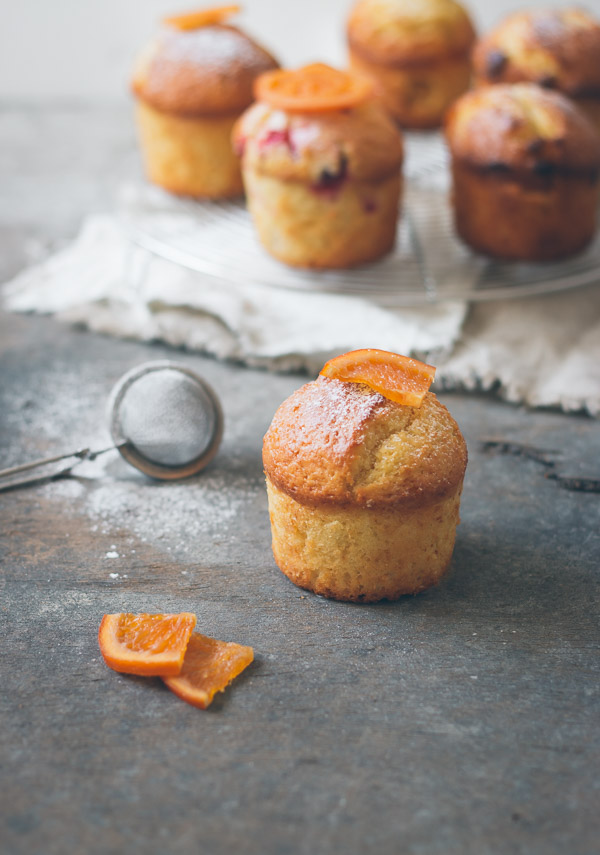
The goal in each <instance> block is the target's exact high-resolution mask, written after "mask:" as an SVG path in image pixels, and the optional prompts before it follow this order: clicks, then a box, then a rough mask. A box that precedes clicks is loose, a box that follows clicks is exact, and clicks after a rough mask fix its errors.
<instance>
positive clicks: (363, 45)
mask: <svg viewBox="0 0 600 855" xmlns="http://www.w3.org/2000/svg"><path fill="white" fill-rule="evenodd" d="M474 39H475V31H474V29H473V25H472V23H471V20H470V18H469V16H468V15H467V13H466V12H465V10H464V9H463V7H462V6H461V5H460V4H459V3H456V2H455V0H359V2H358V3H357V4H356V5H355V6H354V8H353V9H352V11H351V13H350V17H349V20H348V42H349V44H350V47H351V48H352V50H353V51H354V52H355V53H356V54H358V55H360V56H362V57H363V59H365V60H368V61H369V62H372V63H374V64H378V65H392V66H410V65H415V64H416V65H419V64H422V63H429V62H431V61H432V60H434V61H437V60H441V59H445V58H447V57H450V56H457V55H466V54H468V52H469V51H470V49H471V45H472V44H473V41H474Z"/></svg>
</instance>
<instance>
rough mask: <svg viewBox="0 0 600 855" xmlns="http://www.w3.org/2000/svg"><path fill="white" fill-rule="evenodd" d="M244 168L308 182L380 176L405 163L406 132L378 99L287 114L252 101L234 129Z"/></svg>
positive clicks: (373, 178) (327, 181)
mask: <svg viewBox="0 0 600 855" xmlns="http://www.w3.org/2000/svg"><path fill="white" fill-rule="evenodd" d="M234 146H235V148H236V150H237V151H238V152H239V153H240V154H241V155H242V156H243V163H244V168H245V169H252V170H254V171H256V172H259V173H262V174H265V175H270V176H273V177H277V178H280V179H282V180H286V181H287V180H294V181H303V182H307V183H309V184H315V185H318V184H324V185H327V184H330V183H331V182H333V181H335V180H336V179H342V178H346V177H348V178H352V179H356V180H358V181H376V180H379V179H382V178H385V177H388V176H389V175H391V174H392V173H394V172H397V171H398V170H399V169H400V166H401V165H402V155H403V150H402V137H401V136H400V133H399V132H398V129H397V128H396V127H395V126H394V124H393V122H392V121H391V120H390V119H389V117H388V116H387V115H386V114H385V113H384V112H383V110H381V108H380V107H378V106H377V105H375V104H372V103H367V104H362V105H360V106H358V107H355V108H354V109H351V110H337V111H332V112H326V113H304V114H302V113H300V114H298V113H284V112H283V111H281V110H275V109H273V108H272V107H269V106H268V105H267V104H264V103H260V102H259V103H257V104H253V105H252V107H250V108H249V110H247V111H246V112H245V113H244V114H243V115H242V117H241V118H240V120H239V122H238V124H237V125H236V127H235V129H234Z"/></svg>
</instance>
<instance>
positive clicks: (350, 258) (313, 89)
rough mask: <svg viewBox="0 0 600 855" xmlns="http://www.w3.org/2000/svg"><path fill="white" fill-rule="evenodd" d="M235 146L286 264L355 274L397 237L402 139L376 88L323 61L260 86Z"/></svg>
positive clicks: (267, 78) (264, 231)
mask: <svg viewBox="0 0 600 855" xmlns="http://www.w3.org/2000/svg"><path fill="white" fill-rule="evenodd" d="M256 95H257V103H256V104H254V105H253V106H252V107H250V109H249V110H248V111H247V112H246V113H245V114H244V115H243V116H242V118H241V119H240V121H239V122H238V124H237V125H236V128H235V131H234V145H235V147H236V150H237V151H238V152H239V154H240V156H241V158H242V172H243V177H244V185H245V189H246V196H247V201H248V208H249V210H250V213H251V215H252V218H253V221H254V225H255V227H256V229H257V232H258V237H259V239H260V241H261V243H262V244H263V246H264V247H265V249H266V250H267V251H268V252H269V253H271V255H273V256H275V258H277V259H279V260H280V261H283V262H285V263H286V264H290V265H293V266H297V267H314V268H345V267H353V266H355V265H358V264H364V263H365V262H369V261H373V260H375V259H377V258H380V257H381V256H382V255H384V254H385V253H387V252H389V251H390V250H391V249H392V248H393V246H394V243H395V239H396V224H397V218H398V208H399V202H400V194H401V181H402V179H401V172H400V170H401V166H402V156H403V149H402V138H401V136H400V134H399V132H398V130H397V128H396V127H395V126H394V124H393V122H392V121H391V120H390V119H389V118H388V116H387V115H386V114H385V113H384V112H383V110H381V108H380V107H378V106H377V105H376V104H375V103H373V101H372V99H371V90H370V87H369V86H368V85H367V84H366V83H364V82H363V81H359V80H357V79H355V78H353V77H352V76H350V75H348V74H346V73H345V72H342V71H336V70H334V69H332V68H329V66H325V65H322V64H316V65H311V66H307V67H305V68H303V69H299V70H298V71H280V72H272V73H271V74H266V75H263V76H262V77H260V78H259V79H258V81H257V84H256Z"/></svg>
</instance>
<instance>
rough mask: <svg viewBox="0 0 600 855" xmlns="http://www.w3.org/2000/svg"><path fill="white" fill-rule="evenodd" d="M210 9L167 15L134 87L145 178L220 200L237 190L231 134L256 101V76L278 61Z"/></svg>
mask: <svg viewBox="0 0 600 855" xmlns="http://www.w3.org/2000/svg"><path fill="white" fill-rule="evenodd" d="M234 8H235V7H234ZM230 12H231V7H227V8H226V9H224V10H223V13H224V14H229V13H230ZM214 13H215V14H212V13H211V11H210V10H207V11H206V12H205V13H197V14H192V15H189V16H181V17H180V18H173V19H168V20H167V21H166V22H165V23H164V26H163V28H162V30H161V32H160V34H159V35H158V37H157V38H156V39H155V40H154V41H153V42H152V43H151V44H150V45H149V46H148V48H147V49H146V50H145V51H144V52H143V54H142V55H141V57H140V59H139V61H138V64H137V67H136V69H135V73H134V78H133V82H132V88H133V91H134V93H135V95H136V97H137V100H138V107H137V119H138V126H139V132H140V140H141V144H142V151H143V155H144V161H145V166H146V171H147V173H148V177H149V178H150V180H151V181H153V182H154V183H156V184H159V185H160V186H162V187H164V188H165V189H166V190H170V191H171V192H173V193H178V194H182V195H187V196H199V197H200V196H202V197H208V198H221V197H228V196H236V195H239V194H240V193H241V192H242V189H243V186H242V178H241V174H240V168H239V162H238V159H237V157H236V156H235V155H234V153H233V152H232V150H231V131H232V129H233V125H234V124H235V121H236V119H237V118H238V117H239V115H240V114H241V113H242V112H243V111H244V109H245V108H246V107H247V106H248V105H249V104H250V103H251V102H252V100H253V94H252V86H253V83H254V79H255V78H256V77H257V75H259V74H261V73H262V72H264V71H266V70H268V69H272V68H276V67H277V63H276V61H275V59H274V58H273V57H272V56H271V55H270V54H269V53H267V51H265V50H264V49H263V48H261V47H260V46H259V45H257V44H256V42H254V41H252V39H250V38H249V37H248V36H247V35H245V34H244V33H242V32H241V31H240V30H239V29H237V28H236V27H232V26H227V25H225V24H222V23H218V22H216V23H215V22H214V18H215V17H216V18H217V19H218V18H219V10H214Z"/></svg>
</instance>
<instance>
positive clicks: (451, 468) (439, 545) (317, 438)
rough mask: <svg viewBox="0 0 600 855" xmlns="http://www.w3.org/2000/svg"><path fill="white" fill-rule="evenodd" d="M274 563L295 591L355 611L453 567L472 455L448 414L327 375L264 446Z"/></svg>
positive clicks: (282, 413) (280, 418)
mask: <svg viewBox="0 0 600 855" xmlns="http://www.w3.org/2000/svg"><path fill="white" fill-rule="evenodd" d="M263 462H264V468H265V475H266V481H267V493H268V499H269V512H270V518H271V531H272V538H273V553H274V556H275V560H276V562H277V564H278V566H279V568H280V569H281V570H282V571H283V573H285V575H286V576H288V577H289V578H290V579H291V580H292V581H293V582H294V583H295V584H296V585H299V586H300V587H302V588H306V589H308V590H310V591H313V592H314V593H316V594H322V595H324V596H326V597H332V598H334V599H337V600H350V601H354V602H375V601H377V600H381V599H392V600H393V599H396V598H398V597H400V596H401V595H403V594H415V593H418V592H419V591H422V590H424V589H425V588H428V587H430V586H431V585H435V584H436V583H437V582H438V581H439V580H440V578H441V577H442V576H443V574H444V573H445V572H446V570H447V569H448V566H449V564H450V559H451V556H452V551H453V547H454V540H455V532H456V526H457V524H458V522H459V503H460V495H461V490H462V483H463V476H464V472H465V467H466V463H467V451H466V446H465V442H464V439H463V437H462V435H461V433H460V430H459V428H458V426H457V424H456V422H455V421H454V419H453V418H452V417H451V416H450V414H449V412H448V410H447V409H446V407H444V405H443V404H441V403H440V402H439V401H438V399H437V398H436V396H435V395H434V394H432V393H431V392H427V393H426V394H425V395H424V397H423V400H422V403H421V405H420V406H418V407H415V406H406V405H403V404H401V403H398V402H395V401H392V400H390V399H389V398H387V397H385V396H384V395H382V394H380V393H379V392H377V391H375V390H374V389H372V388H371V387H370V386H368V385H365V384H364V383H358V382H348V381H343V380H339V379H336V378H330V377H325V376H319V377H318V379H317V380H316V381H314V382H312V383H307V384H306V385H305V386H303V387H302V388H301V389H299V390H298V391H296V392H294V394H293V395H292V396H291V397H290V398H288V399H287V400H286V401H284V402H283V404H282V405H281V406H280V407H279V409H278V410H277V412H276V413H275V416H274V418H273V421H272V423H271V426H270V427H269V430H268V432H267V434H266V435H265V438H264V443H263Z"/></svg>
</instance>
